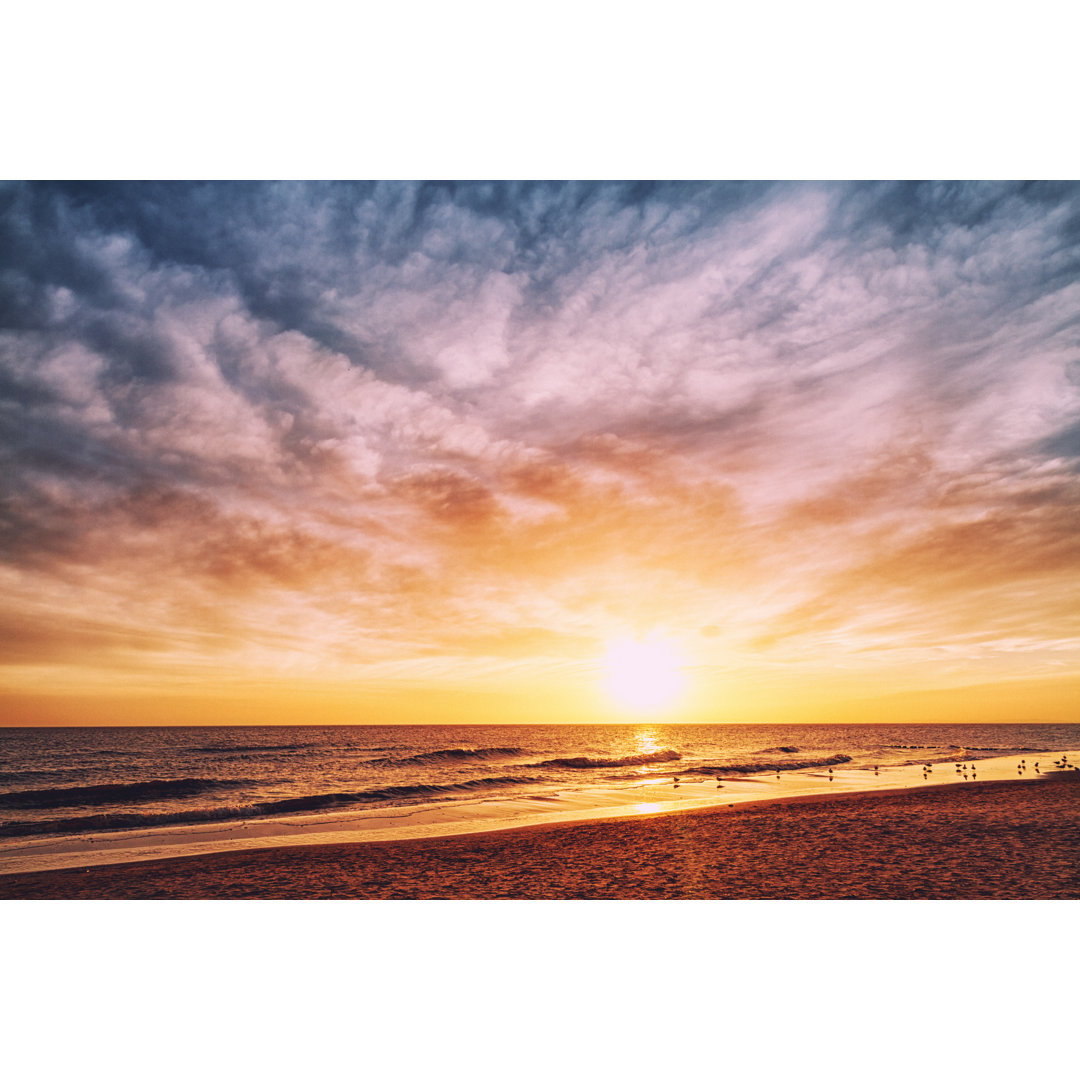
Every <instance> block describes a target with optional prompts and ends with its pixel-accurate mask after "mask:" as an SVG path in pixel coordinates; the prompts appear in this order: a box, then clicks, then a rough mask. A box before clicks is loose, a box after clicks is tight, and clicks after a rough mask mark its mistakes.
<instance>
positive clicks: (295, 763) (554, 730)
mask: <svg viewBox="0 0 1080 1080" xmlns="http://www.w3.org/2000/svg"><path fill="white" fill-rule="evenodd" d="M1078 745H1080V724H960V725H940V724H905V725H884V724H861V725H859V724H856V725H849V724H842V725H841V724H837V725H790V724H785V725H775V726H770V725H760V724H748V725H740V724H722V725H721V724H716V725H650V724H635V725H596V726H581V725H545V726H535V725H532V726H523V725H522V726H512V725H499V726H490V727H488V726H483V727H481V726H471V725H462V726H445V725H425V726H408V727H406V726H401V727H398V726H333V727H309V726H295V727H158V728H150V727H145V728H135V727H124V728H101V727H97V728H38V729H30V728H0V853H2V851H3V848H4V847H5V846H9V845H11V844H17V843H20V842H25V841H26V840H27V839H30V838H36V839H43V838H47V837H71V838H74V837H78V836H94V835H109V836H114V837H115V836H116V835H117V834H119V833H123V832H125V831H129V832H130V831H133V830H148V829H156V828H160V827H167V826H196V825H200V824H204V823H213V822H217V823H228V822H258V821H267V820H275V821H286V820H289V819H292V818H303V820H305V821H310V820H311V818H312V817H313V816H315V817H317V816H319V815H331V814H332V815H337V816H340V815H342V814H343V813H345V814H352V815H356V816H358V817H359V816H362V815H363V814H365V813H370V812H371V811H372V810H373V809H374V808H392V807H400V808H410V811H411V812H415V811H421V810H424V809H425V808H433V807H440V806H441V807H447V806H453V807H454V809H455V812H456V813H457V814H458V816H459V818H460V817H461V816H462V815H463V816H464V817H465V818H467V817H468V814H469V812H470V810H472V811H474V812H475V813H476V814H477V816H478V817H480V816H482V814H483V808H484V805H485V804H487V803H491V802H492V801H494V800H498V801H500V802H501V803H506V802H507V801H508V800H509V801H510V802H515V801H521V802H522V803H523V804H525V803H527V805H528V806H529V807H530V808H533V807H537V806H538V805H540V804H542V803H544V802H545V801H547V802H548V803H557V802H558V800H559V799H561V798H566V797H568V796H572V795H573V794H574V793H575V792H581V791H583V790H586V789H588V790H589V791H591V792H594V793H595V792H596V791H597V790H598V789H599V790H606V791H608V792H610V793H611V794H612V795H613V796H614V795H618V794H622V795H628V796H632V795H633V792H635V791H636V790H638V789H640V790H642V791H644V790H646V789H647V788H648V786H649V785H650V784H656V783H657V782H658V781H664V780H671V778H673V777H675V776H678V777H680V778H681V779H682V781H683V783H692V782H694V781H695V780H696V781H699V782H704V781H706V780H707V779H711V778H713V777H717V778H723V777H732V778H734V777H750V776H754V775H756V774H759V773H763V774H764V773H774V772H784V773H797V772H798V771H800V770H803V771H809V770H814V769H822V768H824V767H830V768H831V767H840V766H842V767H843V768H844V769H845V770H851V769H856V770H858V769H863V770H872V769H873V768H874V767H875V766H877V767H879V768H888V767H891V766H898V765H906V764H911V763H915V764H920V763H930V764H932V763H934V762H941V761H976V760H978V759H980V758H989V757H999V756H1002V755H1009V754H1017V753H1024V752H1027V753H1029V754H1032V755H1034V756H1038V755H1040V754H1043V755H1047V756H1052V755H1053V754H1055V753H1057V752H1060V751H1062V750H1067V749H1071V748H1074V747H1076V746H1078Z"/></svg>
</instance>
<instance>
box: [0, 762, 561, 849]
mask: <svg viewBox="0 0 1080 1080" xmlns="http://www.w3.org/2000/svg"><path fill="white" fill-rule="evenodd" d="M543 781H544V778H543V777H539V776H536V777H528V776H488V777H484V778H483V779H477V780H463V781H461V782H460V783H456V784H401V785H396V786H394V787H385V788H375V789H372V790H369V791H333V792H327V793H325V794H322V795H303V796H300V797H298V798H294V799H275V800H272V801H270V802H261V803H251V804H249V805H246V806H218V807H208V808H205V809H200V810H177V811H172V812H164V813H160V814H138V813H135V814H128V813H119V814H90V815H87V816H84V817H72V818H58V819H55V820H53V821H12V822H6V823H0V836H30V835H40V834H51V833H81V832H112V831H116V830H118V829H147V828H154V827H156V826H161V825H180V824H192V823H199V822H202V823H210V822H214V821H236V820H243V819H246V818H254V817H273V816H274V815H277V814H296V813H302V812H304V811H307V810H327V809H331V808H334V807H348V806H358V805H363V804H365V803H379V802H390V801H392V800H399V801H404V800H408V799H426V800H431V801H434V800H438V799H443V798H447V797H452V796H453V795H454V794H455V793H470V792H477V791H481V792H482V791H486V790H489V789H494V788H500V787H511V786H516V785H520V784H536V783H542V782H543ZM131 786H134V785H131Z"/></svg>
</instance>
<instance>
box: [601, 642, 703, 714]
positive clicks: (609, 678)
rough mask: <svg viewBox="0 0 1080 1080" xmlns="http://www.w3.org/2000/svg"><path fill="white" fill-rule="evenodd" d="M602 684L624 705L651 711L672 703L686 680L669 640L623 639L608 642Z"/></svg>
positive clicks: (641, 710) (638, 709) (640, 710)
mask: <svg viewBox="0 0 1080 1080" xmlns="http://www.w3.org/2000/svg"><path fill="white" fill-rule="evenodd" d="M604 673H605V677H604V685H605V686H606V688H607V690H608V692H609V693H610V694H611V696H612V697H613V698H614V699H615V700H616V701H617V702H618V703H619V704H620V705H622V706H623V707H625V708H629V709H634V710H636V711H638V712H650V711H654V710H657V709H662V708H664V707H665V706H667V705H670V704H672V703H673V702H674V701H675V699H676V698H677V697H678V696H679V693H680V692H681V691H682V688H683V685H684V683H685V681H686V680H685V677H684V676H683V673H682V669H681V664H680V660H679V657H678V655H677V654H676V652H675V650H674V648H673V647H672V645H671V643H670V642H667V641H661V640H656V639H653V638H650V639H648V640H645V641H632V640H628V639H623V640H620V641H613V642H612V643H611V644H610V645H609V646H608V651H607V656H606V657H605V658H604Z"/></svg>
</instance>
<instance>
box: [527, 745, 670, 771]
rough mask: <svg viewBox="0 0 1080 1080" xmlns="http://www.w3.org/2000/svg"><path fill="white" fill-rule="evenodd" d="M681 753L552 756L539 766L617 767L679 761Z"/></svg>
mask: <svg viewBox="0 0 1080 1080" xmlns="http://www.w3.org/2000/svg"><path fill="white" fill-rule="evenodd" d="M681 760H682V754H680V753H679V752H678V751H676V750H657V751H656V752H655V753H652V754H631V755H630V756H629V757H617V758H590V757H571V758H565V757H564V758H552V759H551V760H550V761H541V762H540V765H541V766H545V765H548V766H551V767H552V768H561V769H617V768H619V767H620V766H621V765H648V764H650V763H651V762H654V761H681Z"/></svg>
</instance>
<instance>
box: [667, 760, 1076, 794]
mask: <svg viewBox="0 0 1080 1080" xmlns="http://www.w3.org/2000/svg"><path fill="white" fill-rule="evenodd" d="M1054 765H1055V767H1056V768H1058V769H1080V766H1078V765H1070V764H1069V755H1068V754H1062V755H1061V759H1060V760H1059V761H1055V762H1054ZM1034 769H1035V771H1036V772H1037V773H1038V772H1040V769H1039V763H1038V762H1037V761H1036V762H1035V765H1034ZM1016 771H1017V773H1018V774H1019V775H1020V776H1023V775H1024V773H1025V772H1027V759H1026V758H1021V759H1020V764H1019V765H1017V766H1016ZM933 772H934V766H933V765H924V766H923V767H922V775H923V779H924V780H929V779H930V777H931V776H932V775H933ZM956 774H957V776H962V777H963V778H964V779H965V780H978V778H979V776H978V773H977V772H976V771H975V762H972V763H971V772H970V773H969V772H968V767H967V763H966V762H965V763H963V764H961V763H960V762H956ZM874 775H875V776H878V775H879V773H878V766H877V765H875V766H874ZM776 779H777V780H779V779H780V770H779V769H777V770H776ZM829 779H830V780H832V779H833V771H832V769H829ZM675 786H676V787H678V786H679V778H678V777H677V776H676V777H675ZM716 786H717V787H718V788H721V787H723V786H724V783H723V778H722V777H719V776H718V777H716Z"/></svg>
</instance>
